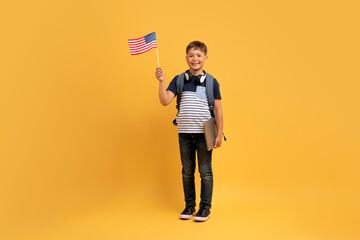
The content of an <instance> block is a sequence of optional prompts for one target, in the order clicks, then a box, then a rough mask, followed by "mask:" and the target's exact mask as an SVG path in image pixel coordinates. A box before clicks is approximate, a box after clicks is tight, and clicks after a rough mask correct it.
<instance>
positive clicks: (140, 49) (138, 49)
mask: <svg viewBox="0 0 360 240" xmlns="http://www.w3.org/2000/svg"><path fill="white" fill-rule="evenodd" d="M128 43H129V48H130V53H131V55H138V54H141V53H144V52H147V51H149V50H150V49H153V48H157V43H156V36H155V33H154V32H153V33H150V34H148V35H146V36H145V37H141V38H136V39H129V40H128Z"/></svg>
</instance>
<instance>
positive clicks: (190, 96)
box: [167, 76, 221, 133]
mask: <svg viewBox="0 0 360 240" xmlns="http://www.w3.org/2000/svg"><path fill="white" fill-rule="evenodd" d="M177 77H178V76H176V77H175V78H174V79H173V80H172V81H171V82H170V84H169V87H168V88H167V90H168V91H171V92H173V93H174V94H175V95H176V93H177V87H176V82H177ZM214 98H215V99H221V95H220V89H219V83H218V82H217V80H216V79H214ZM210 118H211V115H210V110H209V105H208V101H207V97H206V79H205V81H204V82H203V83H201V84H199V85H197V84H196V81H195V77H193V78H192V79H191V80H190V81H186V80H184V89H183V92H182V96H181V102H180V111H179V114H178V116H177V118H176V122H177V124H178V125H177V126H178V132H179V133H203V132H204V126H203V123H204V122H206V121H207V120H209V119H210Z"/></svg>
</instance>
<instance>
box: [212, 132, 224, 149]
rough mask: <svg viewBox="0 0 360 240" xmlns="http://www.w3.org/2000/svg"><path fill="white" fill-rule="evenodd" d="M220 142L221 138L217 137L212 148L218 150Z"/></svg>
mask: <svg viewBox="0 0 360 240" xmlns="http://www.w3.org/2000/svg"><path fill="white" fill-rule="evenodd" d="M221 141H222V136H221V135H220V136H217V137H216V139H215V144H214V148H218V147H220V146H221Z"/></svg>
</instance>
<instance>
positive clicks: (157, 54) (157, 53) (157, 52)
mask: <svg viewBox="0 0 360 240" xmlns="http://www.w3.org/2000/svg"><path fill="white" fill-rule="evenodd" d="M156 56H157V61H158V67H160V61H159V51H158V48H157V47H156Z"/></svg>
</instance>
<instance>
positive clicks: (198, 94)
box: [195, 86, 206, 99]
mask: <svg viewBox="0 0 360 240" xmlns="http://www.w3.org/2000/svg"><path fill="white" fill-rule="evenodd" d="M195 96H196V97H197V98H200V99H206V92H205V87H202V86H197V87H196V93H195Z"/></svg>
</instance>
